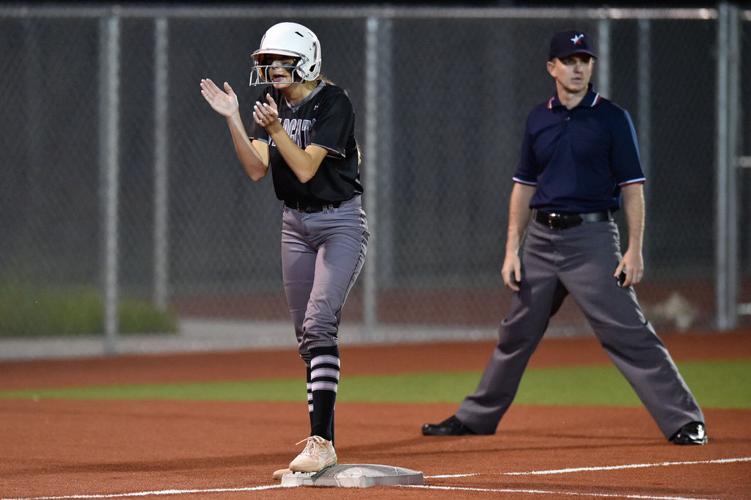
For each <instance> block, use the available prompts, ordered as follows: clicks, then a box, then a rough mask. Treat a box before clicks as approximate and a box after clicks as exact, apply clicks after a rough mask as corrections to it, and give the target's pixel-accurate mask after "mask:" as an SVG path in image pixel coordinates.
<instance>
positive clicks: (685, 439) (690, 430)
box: [670, 422, 709, 444]
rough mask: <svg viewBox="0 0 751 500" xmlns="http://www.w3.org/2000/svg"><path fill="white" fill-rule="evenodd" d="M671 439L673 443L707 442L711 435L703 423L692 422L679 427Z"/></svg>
mask: <svg viewBox="0 0 751 500" xmlns="http://www.w3.org/2000/svg"><path fill="white" fill-rule="evenodd" d="M670 441H671V442H672V443H673V444H707V442H708V441H709V436H707V430H706V429H705V427H704V424H703V423H701V422H691V423H688V424H686V425H684V426H683V427H681V428H680V429H678V432H676V433H675V434H673V436H672V437H671V438H670Z"/></svg>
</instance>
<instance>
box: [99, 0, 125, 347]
mask: <svg viewBox="0 0 751 500" xmlns="http://www.w3.org/2000/svg"><path fill="white" fill-rule="evenodd" d="M99 47H100V51H99V71H100V78H99V81H100V92H99V96H100V97H99V122H100V127H99V130H100V135H99V162H100V169H101V170H100V203H101V209H102V226H103V227H102V233H103V235H104V236H103V245H102V254H103V255H102V266H103V268H102V278H103V287H104V334H105V335H104V352H105V353H106V354H115V353H116V352H117V340H118V331H119V326H118V318H117V309H118V303H119V297H118V295H119V283H118V261H119V241H118V236H119V235H118V232H119V219H118V205H119V198H118V194H119V193H118V191H119V179H118V177H119V174H120V158H119V156H120V151H119V143H118V141H119V136H120V102H119V91H120V18H119V16H118V13H117V11H116V10H113V12H112V13H111V14H110V15H109V16H106V17H102V18H101V20H100V24H99Z"/></svg>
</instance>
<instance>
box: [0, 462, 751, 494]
mask: <svg viewBox="0 0 751 500" xmlns="http://www.w3.org/2000/svg"><path fill="white" fill-rule="evenodd" d="M737 462H751V457H736V458H719V459H714V460H692V461H683V462H657V463H651V464H625V465H608V466H600V467H572V468H568V469H549V470H539V471H526V472H502V473H501V475H507V476H524V475H546V474H567V473H572V472H590V471H603V470H624V469H637V468H648V467H668V466H675V465H703V464H704V465H706V464H727V463H737ZM480 475H482V474H481V473H479V472H471V473H465V474H437V475H434V476H425V479H447V478H448V479H450V478H459V477H473V476H480ZM400 487H401V488H418V489H419V488H422V489H434V490H451V491H477V492H486V493H526V494H537V495H566V496H595V497H604V498H608V497H620V498H640V499H647V500H707V497H677V496H655V495H634V494H626V493H593V492H572V491H557V490H536V489H517V488H473V487H462V486H439V485H401V486H400ZM279 488H283V486H281V485H279V484H273V485H264V486H248V487H242V488H206V489H185V490H176V489H171V490H153V491H134V492H127V493H101V494H78V495H56V496H39V497H17V498H0V500H79V499H80V500H88V499H97V498H103V499H107V498H135V497H146V496H165V495H194V494H199V493H237V492H244V491H247V492H250V491H264V490H274V489H279Z"/></svg>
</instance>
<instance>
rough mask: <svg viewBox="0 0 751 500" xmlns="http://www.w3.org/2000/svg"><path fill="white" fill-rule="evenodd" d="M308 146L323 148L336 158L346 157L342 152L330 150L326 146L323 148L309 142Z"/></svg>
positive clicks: (320, 145)
mask: <svg viewBox="0 0 751 500" xmlns="http://www.w3.org/2000/svg"><path fill="white" fill-rule="evenodd" d="M310 145H311V146H318V147H319V148H323V149H325V150H326V151H329V152H330V153H332V154H334V155H335V156H337V157H339V158H344V157H345V156H346V155H345V154H344V152H343V151H337V150H336V149H332V148H330V147H328V146H324V145H323V144H316V143H315V142H311V143H310Z"/></svg>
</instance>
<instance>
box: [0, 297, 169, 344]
mask: <svg viewBox="0 0 751 500" xmlns="http://www.w3.org/2000/svg"><path fill="white" fill-rule="evenodd" d="M118 320H119V322H120V332H121V333H125V334H128V333H151V332H157V333H168V332H175V331H177V322H176V319H175V317H174V315H172V314H170V313H164V312H161V311H158V310H156V309H155V308H154V307H153V306H152V305H151V304H150V303H148V302H146V301H142V300H134V299H128V298H125V299H123V300H121V301H120V306H119V309H118ZM103 331H104V305H103V302H102V297H101V294H100V293H99V292H98V290H96V289H95V288H92V287H66V288H53V287H33V286H10V285H3V286H0V337H40V336H67V335H81V334H96V333H101V332H103Z"/></svg>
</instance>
